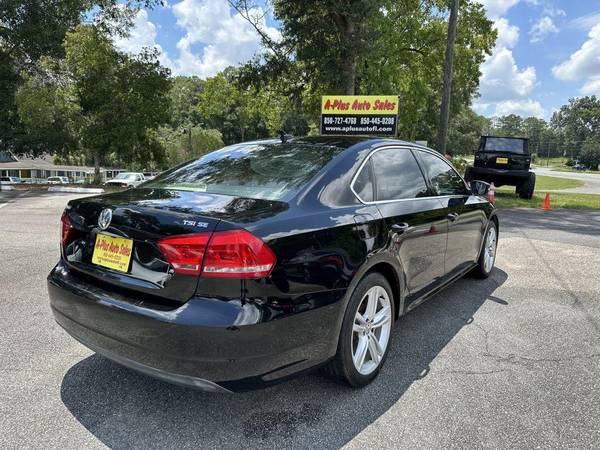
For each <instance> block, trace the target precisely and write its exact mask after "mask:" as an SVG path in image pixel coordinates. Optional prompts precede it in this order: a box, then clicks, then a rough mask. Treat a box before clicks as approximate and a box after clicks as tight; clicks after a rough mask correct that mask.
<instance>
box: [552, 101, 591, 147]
mask: <svg viewBox="0 0 600 450" xmlns="http://www.w3.org/2000/svg"><path fill="white" fill-rule="evenodd" d="M551 124H552V126H553V127H554V128H555V129H556V130H557V132H558V133H559V134H560V135H561V137H562V139H564V146H565V150H567V151H569V152H570V153H572V154H573V155H578V154H579V153H580V151H581V149H582V148H583V145H584V143H585V142H586V141H588V140H590V139H593V138H595V137H597V136H600V99H598V98H596V96H595V95H592V96H586V97H580V98H572V99H569V103H568V104H567V105H563V106H561V108H560V110H558V111H557V112H555V113H554V114H553V115H552V119H551Z"/></svg>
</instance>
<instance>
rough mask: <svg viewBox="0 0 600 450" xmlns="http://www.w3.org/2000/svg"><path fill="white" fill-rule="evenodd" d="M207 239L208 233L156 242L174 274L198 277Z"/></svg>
mask: <svg viewBox="0 0 600 450" xmlns="http://www.w3.org/2000/svg"><path fill="white" fill-rule="evenodd" d="M209 238H210V233H199V234H185V235H182V236H174V237H168V238H164V239H161V240H160V241H158V247H159V248H160V250H161V251H162V253H163V255H165V258H166V259H167V261H168V262H169V264H171V265H172V266H173V268H174V269H175V272H177V273H182V274H184V275H200V271H201V269H202V258H203V257H204V252H205V250H206V244H207V243H208V239H209Z"/></svg>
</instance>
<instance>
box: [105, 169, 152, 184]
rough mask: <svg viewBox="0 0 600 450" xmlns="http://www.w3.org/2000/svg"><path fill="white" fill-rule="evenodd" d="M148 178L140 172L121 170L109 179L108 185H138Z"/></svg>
mask: <svg viewBox="0 0 600 450" xmlns="http://www.w3.org/2000/svg"><path fill="white" fill-rule="evenodd" d="M144 181H146V179H145V178H144V175H143V174H141V173H138V172H121V173H120V174H118V175H117V176H116V177H114V178H112V179H110V180H107V181H106V182H105V183H104V184H105V185H106V186H121V187H130V188H131V187H136V186H139V185H140V184H142V183H143V182H144Z"/></svg>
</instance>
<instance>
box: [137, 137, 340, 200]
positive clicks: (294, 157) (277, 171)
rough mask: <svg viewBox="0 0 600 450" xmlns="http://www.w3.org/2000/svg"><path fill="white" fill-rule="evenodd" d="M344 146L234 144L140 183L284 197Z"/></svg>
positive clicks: (305, 181) (261, 196)
mask: <svg viewBox="0 0 600 450" xmlns="http://www.w3.org/2000/svg"><path fill="white" fill-rule="evenodd" d="M343 150H344V149H343V148H338V147H327V146H312V145H300V144H293V143H288V144H245V145H236V146H232V147H226V148H223V149H221V150H217V151H214V152H212V153H209V154H208V155H205V156H203V157H202V158H200V159H199V160H196V161H193V162H191V163H189V164H186V165H184V166H181V167H178V168H175V169H172V170H170V171H168V172H165V173H163V174H161V175H159V176H158V177H157V178H155V179H154V180H152V181H149V182H147V183H145V184H144V187H146V188H162V189H173V190H181V191H195V192H208V193H213V194H225V195H235V196H240V197H247V198H257V199H264V200H286V199H289V198H291V197H293V195H294V194H295V193H296V192H298V190H299V189H300V188H301V187H302V186H303V185H305V184H306V183H307V182H308V181H309V180H310V179H311V178H312V177H313V176H315V175H316V174H317V172H318V171H319V170H320V169H321V168H323V167H324V166H325V165H326V164H327V163H328V162H329V161H331V159H332V158H333V157H334V156H336V155H337V154H339V153H340V152H342V151H343Z"/></svg>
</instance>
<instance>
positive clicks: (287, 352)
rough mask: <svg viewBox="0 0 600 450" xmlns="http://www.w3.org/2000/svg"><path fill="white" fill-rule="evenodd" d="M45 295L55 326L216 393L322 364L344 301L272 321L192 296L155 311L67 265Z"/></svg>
mask: <svg viewBox="0 0 600 450" xmlns="http://www.w3.org/2000/svg"><path fill="white" fill-rule="evenodd" d="M48 292H49V296H50V303H51V307H52V312H53V314H54V317H55V319H56V321H57V322H58V324H59V325H61V326H62V327H63V328H64V329H65V330H66V331H67V332H68V333H69V334H70V335H72V336H73V337H74V338H76V339H77V340H78V341H80V342H81V343H82V344H84V345H85V346H87V347H89V348H90V349H91V350H93V351H95V352H97V353H99V354H101V355H104V356H106V357H107V358H109V359H112V360H114V361H115V362H117V363H120V364H122V365H124V366H127V367H130V368H131V369H134V370H137V371H139V372H142V373H145V374H147V375H150V376H153V377H156V378H159V379H162V380H164V381H168V382H171V383H176V384H182V385H186V386H190V387H195V388H198V389H202V390H208V391H219V392H227V391H244V390H248V389H254V388H259V387H264V386H267V385H269V384H273V383H276V382H278V381H281V380H284V379H286V378H289V377H290V376H292V375H295V374H297V373H299V372H302V371H305V370H309V369H311V368H314V367H315V366H318V365H320V364H322V363H325V362H326V361H327V360H328V359H329V358H331V357H332V356H333V355H334V354H335V351H336V348H337V336H338V333H339V324H340V323H341V316H342V314H343V308H342V306H343V303H344V302H342V301H341V296H339V299H338V301H332V302H331V303H330V304H329V305H326V306H322V307H319V308H316V309H313V310H308V311H304V312H299V313H297V314H291V315H287V316H285V317H282V318H279V319H275V320H269V317H274V316H275V315H274V314H272V312H271V313H270V314H269V312H268V311H266V310H265V309H261V307H258V306H257V305H254V304H250V303H245V304H242V303H241V302H240V301H239V300H238V301H235V300H234V301H223V300H216V299H208V298H199V297H193V298H192V299H190V300H189V301H188V302H186V303H185V304H183V305H182V306H180V307H178V308H174V309H167V308H156V309H154V308H150V307H148V306H147V305H144V302H143V301H139V300H133V299H130V298H126V297H124V296H122V295H120V294H116V293H109V292H107V291H104V290H102V289H100V288H99V287H98V286H96V285H92V284H89V283H87V282H86V281H84V280H82V279H80V278H79V277H78V276H76V274H75V273H72V272H71V271H70V269H69V268H68V267H67V266H66V265H64V264H63V263H62V262H61V263H59V264H58V265H57V266H56V267H55V268H54V269H53V270H52V272H51V273H50V275H49V276H48ZM332 295H335V296H338V295H339V293H338V294H332ZM263 308H264V307H263Z"/></svg>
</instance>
